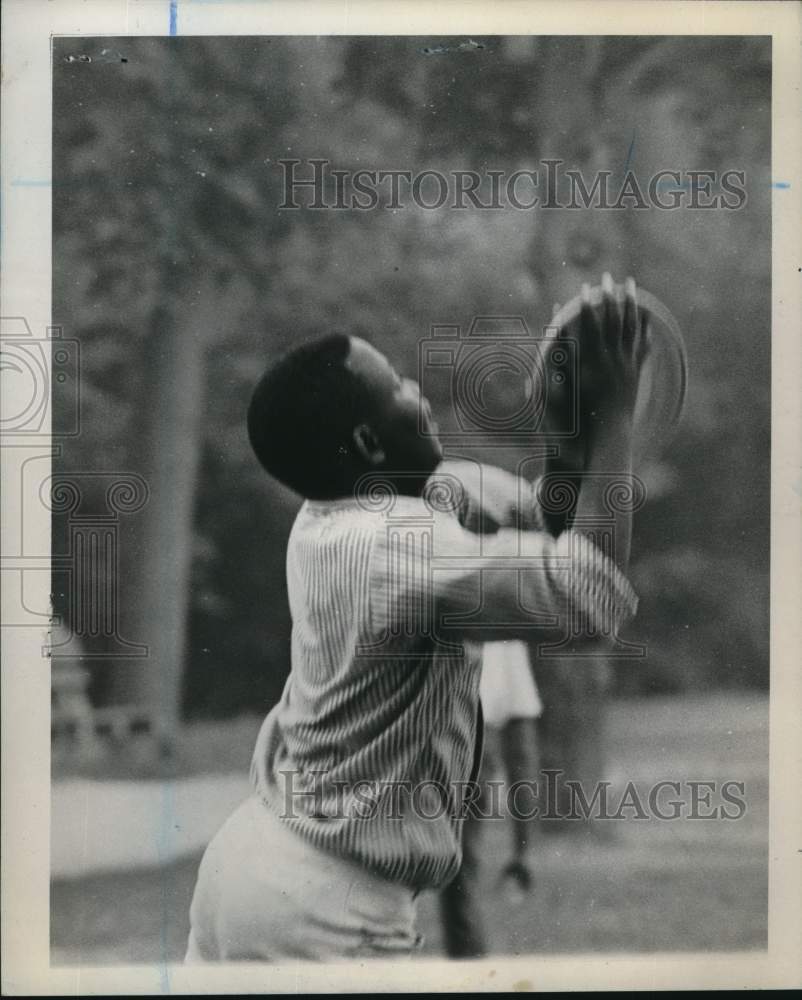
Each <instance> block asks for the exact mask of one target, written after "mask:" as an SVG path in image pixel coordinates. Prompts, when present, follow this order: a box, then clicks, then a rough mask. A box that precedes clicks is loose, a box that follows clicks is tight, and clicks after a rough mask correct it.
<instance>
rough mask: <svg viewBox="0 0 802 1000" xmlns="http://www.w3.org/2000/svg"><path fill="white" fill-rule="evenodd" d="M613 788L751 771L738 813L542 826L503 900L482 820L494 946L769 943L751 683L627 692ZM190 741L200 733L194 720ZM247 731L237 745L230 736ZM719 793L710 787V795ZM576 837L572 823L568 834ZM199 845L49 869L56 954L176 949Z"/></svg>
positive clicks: (121, 958)
mask: <svg viewBox="0 0 802 1000" xmlns="http://www.w3.org/2000/svg"><path fill="white" fill-rule="evenodd" d="M608 728H609V741H610V762H611V778H612V780H613V782H614V788H616V789H619V790H621V789H623V787H624V785H625V784H626V782H627V781H629V780H632V781H634V782H635V783H636V785H637V787H638V789H639V791H641V792H642V793H643V794H642V797H643V798H644V800H645V798H646V793H647V789H648V787H649V786H651V785H652V784H653V783H654V782H655V781H658V780H661V779H667V780H676V781H680V782H682V783H683V794H682V796H681V797H682V798H683V799H684V800H685V801H686V802H687V801H688V796H689V792H688V790H687V788H686V787H685V785H684V783H686V782H687V781H689V780H702V779H709V780H716V781H719V782H720V781H725V780H739V781H743V782H745V786H746V790H745V799H746V802H747V810H746V813H745V814H744V816H743V817H742V818H740V819H738V820H731V821H726V820H717V821H713V820H707V821H706V820H692V819H687V818H686V819H679V820H676V821H673V822H659V821H655V820H654V819H652V820H648V821H633V820H626V821H622V822H613V823H610V824H606V827H605V832H609V831H611V835H609V836H604V837H598V836H594V835H592V834H591V833H590V832H589V831H588V830H587V829H585V828H584V827H581V832H579V830H580V826H578V825H577V824H570V825H569V826H570V829H571V830H572V831H573V832H571V833H562V834H560V833H555V834H550V835H548V836H546V835H545V834H544V835H543V836H541V837H540V838H539V841H538V843H537V844H536V848H535V851H534V855H533V856H534V859H535V863H536V885H535V888H534V890H533V892H532V893H531V894H530V895H529V896H527V897H526V898H525V899H524V900H523V901H522V902H519V903H517V904H516V903H513V902H511V901H510V900H508V899H506V898H505V897H504V895H503V893H502V892H501V890H500V888H499V886H498V874H499V871H500V868H501V865H502V864H503V862H504V860H505V859H506V850H507V844H508V836H509V831H508V829H507V827H506V825H505V824H504V823H499V822H488V823H486V824H485V827H484V832H483V839H482V856H483V858H484V861H485V864H484V868H483V872H482V876H481V884H480V898H481V899H482V900H483V907H484V916H485V921H486V925H487V931H488V936H489V939H490V943H491V947H492V950H493V952H494V953H499V954H530V953H538V952H540V953H546V952H547V953H555V952H579V951H610V952H612V951H618V952H620V951H641V952H643V951H674V950H675V951H689V950H717V951H718V950H741V949H761V948H765V947H766V933H767V907H768V900H767V864H768V854H767V836H768V703H767V700H766V699H765V698H764V697H762V696H759V695H755V694H748V695H727V696H722V695H717V696H709V697H699V698H694V699H687V698H675V699H650V700H646V701H624V702H619V703H616V704H614V705H612V706H611V707H610V714H609V727H608ZM252 729H253V726H252V724H251V723H250V722H249V723H247V724H246V723H242V724H240V725H238V726H237V725H235V726H233V727H230V729H229V740H228V743H229V745H228V748H227V749H226V750H224V749H223V744H224V743H225V742H226V741H225V735H224V733H225V727H214V731H213V733H212V735H211V736H210V738H209V741H208V743H207V744H206V745H207V746H209V745H211V746H214V747H215V748H216V749H215V754H213V755H212V757H213V758H214V759H216V760H217V761H220V760H221V759H222V760H224V761H228V760H230V761H235V760H236V761H238V760H239V758H240V756H242V755H243V754H244V755H245V757H246V758H247V753H245V742H244V741H245V738H246V736H247V738H248V741H250V739H251V736H252V732H251V730H252ZM191 740H194V741H196V743H197V745H198V746H200V745H201V744H202V743H203V740H202V737H201V728H198V729H197V730H196V732H195V733H194V735H192V736H191ZM240 741H242V746H240V745H239V743H240ZM714 801H715V800H714ZM577 834H579V835H577ZM199 861H200V856H199V855H198V856H194V857H191V858H187V859H183V860H181V861H180V862H177V863H175V864H172V865H169V866H166V867H164V868H161V869H151V870H146V871H133V872H120V873H114V874H109V875H97V876H92V877H87V878H82V879H80V880H62V881H55V882H54V883H53V885H52V892H51V943H52V961H53V964H54V965H59V964H76V963H80V964H88V965H95V964H116V963H125V964H129V963H132V964H137V963H142V962H149V963H152V962H160V961H168V962H170V961H179V960H180V959H181V958H182V956H183V950H184V947H185V942H186V935H187V932H188V917H187V912H188V908H189V901H190V898H191V894H192V889H193V886H194V880H195V874H196V871H197V866H198V863H199ZM419 924H420V929H421V930H422V931H423V932H424V934H425V936H426V941H427V943H426V948H425V951H426V953H428V954H432V955H436V954H439V953H440V947H441V945H440V930H439V926H438V918H437V908H436V900H435V898H434V896H433V894H431V893H429V894H424V896H422V897H421V906H420V917H419Z"/></svg>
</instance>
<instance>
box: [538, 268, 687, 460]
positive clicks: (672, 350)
mask: <svg viewBox="0 0 802 1000" xmlns="http://www.w3.org/2000/svg"><path fill="white" fill-rule="evenodd" d="M613 287H614V290H615V296H616V298H617V299H618V301H619V303H621V305H622V306H623V303H624V301H625V293H624V286H623V285H614V286H613ZM602 300H603V292H602V289H601V287H600V286H598V285H596V286H594V287H593V288H591V290H590V305H591V307H592V308H594V309H595V308H598V307H599V306H600V305H601V304H602ZM637 303H638V310H639V312H643V311H646V312H647V313H648V314H649V317H650V319H651V344H650V347H649V352H648V354H647V355H646V357H645V359H644V361H643V365H642V367H641V374H640V382H639V384H638V395H637V399H636V402H635V413H634V417H633V426H634V428H635V435H634V442H633V453H634V457H635V459H636V460H643V459H650V458H655V457H657V455H658V454H659V453H660V451H661V450H662V449H663V448H664V447H665V446H666V444H668V442H669V441H670V440H671V437H672V435H673V433H674V431H675V430H676V428H677V424H678V423H679V421H680V418H681V416H682V411H683V409H684V406H685V394H686V391H687V386H688V354H687V351H686V349H685V341H684V340H683V337H682V331H681V330H680V327H679V323H677V321H676V319H675V318H674V316H673V315H672V313H671V311H670V310H669V309H668V307H667V306H665V305H664V304H663V303H662V302H661V301H660V300H659V299H658V298H657V297H656V296H654V295H652V294H651V293H650V292H647V291H644V290H643V289H642V288H638V290H637ZM581 310H582V296H581V295H577V296H575V297H574V298H573V299H571V300H570V302H567V303H566V304H565V305H564V306H563V307H562V308H561V309H559V310H558V311H557V313H555V315H554V317H553V318H552V320H551V322H550V323H549V329H548V332H547V337H549V338H551V339H557V337H558V336H559V333H560V331H561V330H562V329H563V328H564V327H565V326H567V325H568V324H569V323H572V322H573V321H574V320H576V319H577V318H578V316H579V314H580V312H581Z"/></svg>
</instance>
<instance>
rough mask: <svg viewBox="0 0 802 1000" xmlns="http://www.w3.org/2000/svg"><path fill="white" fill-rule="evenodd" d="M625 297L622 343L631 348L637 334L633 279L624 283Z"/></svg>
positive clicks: (635, 296) (636, 304) (635, 298)
mask: <svg viewBox="0 0 802 1000" xmlns="http://www.w3.org/2000/svg"><path fill="white" fill-rule="evenodd" d="M624 289H625V292H626V297H625V299H624V343H625V344H627V345H629V346H631V345H632V344H634V342H635V337H636V336H637V334H638V329H639V324H638V292H637V288H636V287H635V279H634V278H627V280H626V281H625V283H624Z"/></svg>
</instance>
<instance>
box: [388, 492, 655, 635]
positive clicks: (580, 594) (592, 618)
mask: <svg viewBox="0 0 802 1000" xmlns="http://www.w3.org/2000/svg"><path fill="white" fill-rule="evenodd" d="M513 478H514V477H513ZM533 496H534V494H533ZM530 516H531V515H530ZM370 606H371V623H372V626H373V629H374V631H375V632H376V633H377V634H379V635H382V634H391V635H396V636H403V635H407V636H409V637H413V636H416V635H439V636H441V637H442V638H443V639H444V640H445V641H449V640H452V641H453V640H454V639H462V640H465V639H470V640H473V641H478V642H484V641H488V640H491V639H505V638H506V639H516V638H521V639H530V640H532V641H539V640H541V639H544V638H546V634H545V633H546V631H548V632H549V633H553V632H554V631H557V632H559V633H560V634H561V635H562V636H566V637H567V636H569V635H572V636H575V637H584V636H587V637H590V638H604V637H608V636H614V635H615V634H616V633H617V631H618V630H619V628H620V627H621V625H623V623H624V622H625V621H626V620H627V619H628V618H629V617H631V616H632V615H633V614H634V613H635V611H636V609H637V597H636V596H635V593H634V591H633V589H632V587H631V585H630V583H629V581H628V580H627V579H626V577H625V576H624V575H623V574H622V573H621V572H620V571H619V570H618V568H617V567H616V565H615V563H614V562H613V561H612V559H610V558H609V557H608V556H607V555H606V554H604V553H603V552H602V551H601V550H600V549H599V548H598V547H597V546H596V545H594V543H593V542H592V541H591V540H590V539H589V538H588V537H586V536H585V535H583V534H581V533H579V532H575V531H565V532H563V533H562V534H561V535H560V536H559V537H558V538H553V537H552V536H551V535H550V534H548V532H546V531H544V530H542V528H541V529H537V528H530V527H520V526H519V527H517V528H500V529H499V530H498V531H496V532H495V533H493V534H475V533H473V532H471V531H468V530H466V529H465V528H464V527H462V525H461V524H460V523H459V520H458V519H457V517H456V516H455V515H454V513H453V512H450V513H449V512H440V511H436V510H432V509H431V507H430V506H429V505H427V504H426V503H425V502H424V501H423V500H420V501H418V500H412V499H410V500H409V502H408V503H407V504H406V505H405V506H403V509H402V511H400V512H399V513H396V515H395V516H394V517H393V518H392V519H387V520H386V521H385V523H383V524H382V525H381V526H380V527H379V528H378V529H377V533H376V537H375V540H374V545H373V549H372V554H371V569H370Z"/></svg>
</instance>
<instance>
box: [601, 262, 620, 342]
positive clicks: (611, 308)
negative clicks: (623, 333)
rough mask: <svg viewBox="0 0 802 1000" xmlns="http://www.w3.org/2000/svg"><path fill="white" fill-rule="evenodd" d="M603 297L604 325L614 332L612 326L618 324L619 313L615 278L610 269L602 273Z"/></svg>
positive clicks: (608, 330)
mask: <svg viewBox="0 0 802 1000" xmlns="http://www.w3.org/2000/svg"><path fill="white" fill-rule="evenodd" d="M602 298H603V303H604V304H603V312H602V315H603V316H604V325H605V327H606V331H607V332H608V333H610V332H612V329H611V328H612V326H613V325H614V324H616V321H617V320H618V319H619V315H618V302H617V301H616V297H615V286H614V285H613V278H612V275H611V274H610V272H609V271H605V272H604V274H603V275H602Z"/></svg>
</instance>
